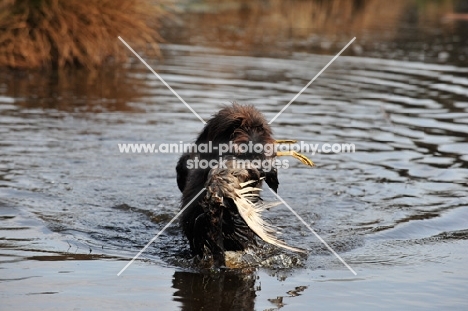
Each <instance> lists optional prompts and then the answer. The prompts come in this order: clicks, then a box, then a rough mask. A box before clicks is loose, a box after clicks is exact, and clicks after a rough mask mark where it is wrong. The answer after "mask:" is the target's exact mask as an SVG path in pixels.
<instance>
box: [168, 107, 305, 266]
mask: <svg viewBox="0 0 468 311" xmlns="http://www.w3.org/2000/svg"><path fill="white" fill-rule="evenodd" d="M209 143H211V146H212V147H213V148H212V150H211V152H209V151H208V152H200V149H201V148H199V149H198V150H192V151H191V152H187V153H185V154H183V155H182V156H181V157H180V159H179V161H178V163H177V167H176V171H177V184H178V186H179V189H180V191H182V206H186V205H187V204H189V203H190V201H192V200H193V199H194V198H195V197H196V195H197V194H198V193H200V191H202V189H204V188H206V190H205V191H204V193H202V194H201V195H199V196H198V197H197V198H196V199H195V200H193V202H192V203H191V204H190V205H189V206H188V207H187V208H186V210H185V211H184V213H183V214H182V216H181V224H182V228H183V232H184V234H185V235H186V237H187V239H188V240H189V243H190V248H191V250H192V252H193V253H194V254H195V255H198V256H200V257H203V256H204V255H206V254H207V252H209V253H211V256H212V258H213V264H214V265H215V266H223V265H225V259H224V252H225V251H239V250H244V249H246V248H247V247H248V246H251V245H255V244H256V240H255V236H256V235H257V236H259V237H260V238H262V239H263V240H264V241H266V242H269V243H272V244H275V245H277V246H280V247H284V248H287V249H290V250H293V251H300V250H299V249H296V248H293V247H289V246H287V245H286V244H285V243H284V242H282V241H279V240H277V239H276V238H275V237H274V235H273V233H274V230H273V229H272V228H271V227H270V226H268V225H267V224H265V223H264V222H263V220H262V219H261V217H260V212H261V211H262V210H263V209H265V208H266V207H265V206H264V205H263V203H262V201H261V199H260V198H259V196H258V190H259V187H261V181H262V180H264V181H265V182H266V183H267V184H268V186H269V187H270V188H272V189H273V190H274V191H275V192H276V191H277V189H278V185H279V182H278V176H277V170H276V168H275V167H274V166H270V167H269V169H268V170H265V169H263V168H262V167H261V166H255V165H251V164H250V163H252V162H254V161H253V160H257V163H259V162H262V163H264V162H263V161H274V160H275V157H276V156H277V154H276V153H269V154H267V153H265V152H264V150H262V151H261V152H255V151H253V150H251V149H252V148H251V149H249V150H245V149H244V150H242V148H240V146H241V145H248V144H251V145H255V144H260V145H262V146H266V145H268V144H269V145H270V146H272V145H274V144H275V143H276V141H275V140H274V139H273V138H272V131H271V128H270V126H269V125H268V123H267V122H266V120H265V118H264V116H263V115H262V114H261V113H260V112H259V111H258V110H256V109H255V108H254V107H253V106H241V105H238V104H233V105H232V106H229V107H225V108H223V109H222V110H220V111H219V112H218V113H217V114H215V115H214V116H213V117H212V118H211V119H210V120H209V121H208V122H207V124H206V125H205V127H204V129H203V131H202V132H201V133H200V135H199V136H198V138H197V140H196V141H195V145H196V146H201V145H202V144H206V145H208V144H209ZM221 144H225V145H224V146H226V145H229V144H231V145H230V146H233V148H231V149H232V150H228V151H226V152H224V153H223V154H221V155H220V154H219V148H220V147H219V146H221ZM206 145H205V146H206ZM247 160H248V161H250V162H248V163H247V164H245V163H246V162H247ZM203 161H204V164H207V163H211V164H213V163H218V165H215V166H214V167H206V166H205V167H202V168H200V166H201V165H199V167H196V166H195V165H194V163H199V164H202V163H203ZM210 161H211V162H210ZM214 161H216V162H214ZM309 161H310V160H309ZM240 163H242V164H243V165H242V166H240V167H239V164H240ZM310 163H312V162H310Z"/></svg>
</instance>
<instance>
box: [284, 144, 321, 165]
mask: <svg viewBox="0 0 468 311" xmlns="http://www.w3.org/2000/svg"><path fill="white" fill-rule="evenodd" d="M295 143H297V140H293V139H279V140H276V141H275V144H278V145H279V144H295ZM276 156H277V157H283V156H292V157H294V158H296V159H298V160H299V161H301V162H302V163H304V164H305V165H308V166H315V164H314V162H312V160H310V159H309V158H308V157H306V156H305V155H303V154H302V153H299V152H296V151H292V150H290V151H277V152H276Z"/></svg>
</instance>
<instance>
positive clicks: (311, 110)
mask: <svg viewBox="0 0 468 311" xmlns="http://www.w3.org/2000/svg"><path fill="white" fill-rule="evenodd" d="M284 3H285V2H282V1H262V2H260V1H258V2H247V1H245V2H242V1H233V2H229V1H222V2H208V1H202V2H199V1H196V2H192V1H189V2H188V4H187V6H186V8H187V10H189V11H190V12H191V14H187V15H184V14H182V15H181V16H180V17H178V18H179V22H180V23H179V22H177V21H178V20H177V19H175V20H174V21H173V23H176V22H177V23H176V24H175V26H174V28H171V29H170V30H171V31H168V33H166V35H167V36H168V41H170V42H177V43H178V44H168V45H166V46H164V47H163V52H164V55H165V57H164V58H163V59H161V60H149V62H150V64H151V66H153V67H154V68H155V70H156V71H157V72H158V73H159V74H161V76H162V77H163V78H164V79H165V80H166V81H167V82H168V83H169V84H170V85H171V86H172V87H173V88H174V89H175V90H176V91H177V92H178V93H179V94H180V96H181V97H182V98H184V99H185V100H186V101H187V102H188V103H189V104H190V105H191V106H192V107H193V108H194V109H195V110H196V111H197V112H198V113H199V114H200V115H201V116H202V117H203V118H204V119H205V120H206V119H208V118H209V116H210V115H211V114H213V113H214V112H215V111H217V110H218V109H219V108H220V107H221V106H222V105H223V104H226V103H228V102H229V101H231V100H237V101H238V102H240V103H250V104H253V105H255V106H256V107H257V108H258V109H259V110H261V111H262V112H263V113H264V114H265V115H266V117H267V119H271V118H272V117H274V116H275V115H276V113H277V112H278V111H280V110H281V108H282V107H283V106H284V105H285V104H286V103H287V102H289V100H290V99H291V98H293V97H294V96H295V95H296V94H297V93H298V92H299V91H300V90H301V88H302V87H303V86H304V85H306V84H307V83H308V82H309V81H310V79H311V78H312V77H313V76H314V75H315V74H316V73H317V72H318V71H320V70H321V69H322V68H323V66H324V65H325V64H326V63H327V62H328V61H329V60H330V59H331V57H332V55H334V54H335V53H337V52H338V51H339V50H340V49H341V48H342V46H343V45H344V44H345V43H347V42H348V41H349V40H350V38H351V36H354V35H356V36H357V37H358V38H357V40H356V42H355V44H354V43H353V45H352V48H351V49H349V50H347V51H346V52H345V53H344V55H343V56H342V57H340V58H338V59H337V60H336V62H335V63H333V65H332V66H330V68H328V69H327V70H326V71H325V72H324V73H323V74H322V75H321V76H320V77H319V78H318V79H317V80H316V81H315V82H314V83H313V84H312V85H311V86H310V87H309V88H308V89H307V90H306V91H305V92H304V93H303V94H302V95H301V96H300V97H299V98H298V99H297V100H296V101H295V102H294V103H293V104H292V105H291V106H290V107H289V108H288V109H287V110H286V111H285V112H284V113H283V114H282V115H281V116H280V117H279V118H278V119H277V120H276V121H275V122H274V123H273V130H274V132H275V137H277V138H297V139H299V140H303V141H305V142H307V143H319V144H321V143H354V144H355V145H356V150H357V152H356V153H354V154H315V155H310V154H309V156H310V157H311V159H313V161H314V162H315V163H316V164H317V167H316V168H314V169H308V168H306V167H304V166H303V165H301V164H300V163H297V162H294V161H293V160H292V161H291V162H290V164H291V167H290V168H289V169H287V170H282V171H280V173H279V178H280V190H279V194H280V195H281V196H282V197H283V198H284V200H286V201H287V202H288V204H290V205H291V206H292V207H293V208H294V209H295V210H296V211H297V212H298V213H299V214H300V215H301V216H302V217H303V218H304V219H305V220H306V221H307V222H309V223H310V224H311V225H312V226H313V228H314V230H316V232H317V233H318V234H320V235H321V236H322V237H323V238H324V239H325V240H326V241H327V242H328V243H329V244H330V245H331V246H332V248H333V249H335V251H337V252H338V253H339V254H340V255H341V256H342V257H343V258H344V259H345V260H346V261H347V262H348V263H349V264H350V265H351V266H352V267H353V269H355V270H356V271H357V272H358V276H357V277H356V278H354V276H353V275H351V274H350V272H349V271H347V270H346V268H345V267H344V266H343V265H342V264H341V263H340V262H339V261H338V260H336V258H334V257H333V256H331V255H330V253H329V252H328V250H327V249H326V248H325V247H324V246H323V245H322V244H321V243H320V242H319V241H318V240H317V239H316V238H315V237H314V236H313V235H312V234H310V232H309V231H308V230H307V229H306V228H304V227H303V226H302V225H301V224H300V223H299V222H298V221H297V220H296V219H295V218H294V217H292V216H291V215H290V212H289V211H288V210H287V209H286V208H284V207H281V206H279V207H277V208H274V209H272V210H271V211H270V212H269V213H268V217H269V219H270V220H271V222H272V223H273V224H275V225H276V226H278V227H280V228H281V231H282V232H283V235H282V239H283V240H285V241H286V242H288V243H289V244H293V245H297V246H299V247H304V248H307V249H309V250H310V254H309V257H308V258H307V259H304V262H303V266H300V267H296V268H295V269H291V270H287V269H281V266H279V267H278V266H276V268H277V269H276V268H275V269H273V268H271V267H270V268H264V269H260V270H257V271H256V272H254V273H233V272H232V271H221V272H217V273H216V272H211V273H210V272H207V273H205V272H203V273H201V272H200V271H194V270H193V263H192V261H191V258H190V255H189V252H188V247H187V243H186V241H185V240H184V239H183V237H182V235H181V234H180V228H179V227H178V226H177V225H174V226H172V227H170V228H169V229H168V230H167V231H166V233H165V234H164V235H162V236H161V237H160V239H159V240H158V241H157V243H154V244H153V245H151V247H149V248H148V249H147V250H146V251H145V253H144V254H143V256H142V257H144V258H143V262H137V263H134V264H133V265H132V266H131V267H130V268H129V269H128V271H125V274H124V276H123V277H122V278H119V279H118V281H116V280H115V279H113V277H114V276H115V274H117V273H118V271H119V270H120V269H121V268H122V267H123V266H124V264H125V261H124V260H127V259H128V258H132V257H133V256H134V255H135V254H136V253H137V252H138V251H139V250H140V249H141V248H142V247H144V246H145V245H146V243H147V242H148V241H149V240H151V238H153V237H154V235H155V233H156V232H157V231H158V230H160V229H161V228H163V227H164V225H165V224H166V223H167V222H168V221H170V219H171V218H172V217H173V215H175V213H176V212H177V210H178V208H179V197H180V194H179V193H178V191H177V186H176V182H175V170H174V167H175V163H176V161H177V158H178V156H179V155H177V154H163V153H159V154H122V153H119V151H118V147H117V144H118V143H125V142H131V143H140V142H142V143H156V144H160V143H172V142H180V141H184V142H189V141H192V140H193V139H194V138H195V137H196V133H198V132H199V131H200V130H201V128H202V124H201V122H200V121H199V120H198V119H197V118H196V117H195V116H194V115H193V114H192V113H191V112H190V111H188V110H187V109H186V107H185V106H184V105H183V104H182V103H180V102H179V100H178V99H177V98H175V97H174V96H173V94H172V93H170V92H169V91H168V90H167V89H166V87H165V86H164V85H162V84H161V83H160V81H159V80H158V79H157V78H156V77H154V76H153V75H152V73H151V72H149V71H148V70H147V68H145V67H144V66H143V65H142V64H141V63H140V62H139V61H137V60H135V61H133V62H131V63H129V64H128V65H127V68H124V69H118V68H105V69H103V71H102V72H100V73H98V74H96V75H95V76H90V75H88V74H86V73H85V72H83V71H80V70H76V71H68V72H65V71H64V72H50V73H38V72H12V71H8V70H3V71H1V72H0V137H1V138H2V139H1V141H0V146H1V147H0V148H1V150H2V154H1V157H0V223H1V224H0V228H1V229H0V250H1V253H0V268H1V271H2V276H1V277H0V286H5V284H8V291H4V290H2V291H0V292H2V293H4V292H7V293H8V292H9V293H12V294H11V295H10V294H0V295H2V303H3V302H4V301H5V303H6V305H7V306H15V305H18V304H19V303H20V302H21V303H26V301H27V303H31V304H33V305H35V306H36V307H37V305H40V306H42V307H44V308H47V307H50V306H51V304H50V301H51V300H49V302H47V301H46V299H42V298H41V297H42V296H48V298H49V299H51V298H50V297H54V298H53V299H54V300H52V301H54V302H56V303H58V304H65V303H67V301H69V300H70V299H71V300H72V301H75V302H76V303H77V305H79V306H81V307H82V308H83V309H90V308H95V305H93V303H96V302H102V301H103V300H102V299H103V298H102V297H99V296H97V295H96V292H99V291H101V290H102V291H103V292H104V293H114V292H120V293H122V296H121V297H123V298H121V297H120V296H119V297H114V300H113V301H105V303H106V306H115V302H118V303H125V301H127V300H126V299H130V300H128V301H132V303H135V305H137V306H140V307H142V308H149V307H148V306H155V307H160V308H161V306H164V307H163V309H174V308H177V307H180V308H182V309H191V308H193V309H199V308H201V307H206V308H208V309H210V308H211V309H212V308H214V309H221V308H225V309H247V310H251V309H259V310H261V309H269V308H280V307H282V306H283V305H284V308H285V309H286V308H288V307H289V308H290V309H301V310H302V309H304V307H305V306H310V301H312V300H313V301H316V302H317V304H316V305H314V307H317V308H319V309H320V308H324V309H325V308H326V307H329V309H330V308H332V307H333V306H335V305H339V306H343V308H345V307H346V308H348V309H353V307H354V306H355V304H353V303H352V302H351V300H352V299H351V298H350V295H351V294H352V296H353V297H357V298H359V299H358V300H359V301H361V302H362V303H363V304H364V303H366V306H367V308H368V309H375V307H376V306H379V305H381V303H388V301H392V304H395V305H396V306H399V307H405V308H412V307H413V308H416V307H423V308H427V307H434V306H436V307H437V306H439V307H447V306H455V307H460V306H463V305H465V306H466V305H467V302H466V300H463V299H462V297H464V293H462V292H461V290H460V289H464V286H463V284H464V282H466V279H467V275H466V272H465V271H466V269H462V268H461V267H462V263H465V262H466V259H467V258H466V251H464V250H465V249H466V246H467V245H466V240H467V239H468V227H467V225H466V218H467V217H468V214H467V213H468V201H467V196H466V193H467V187H468V182H467V180H468V80H467V78H466V77H467V74H468V68H467V66H466V59H465V57H467V55H468V52H467V46H468V44H467V40H468V37H467V36H466V33H465V32H463V31H462V30H463V29H464V28H466V21H463V20H460V19H450V20H447V14H452V13H454V12H455V13H460V12H461V13H463V12H464V11H463V10H464V8H463V1H428V2H424V4H423V2H421V1H415V2H406V1H405V2H403V1H393V2H391V3H387V2H384V1H352V2H351V1H349V2H348V1H331V2H329V1H288V4H289V5H285V4H284ZM323 12H325V13H323ZM369 12H376V13H375V14H371V13H369ZM310 16H313V17H314V18H310ZM328 16H330V17H329V18H326V17H328ZM332 17H333V18H332ZM296 20H297V22H298V23H299V24H298V26H297V27H293V26H291V25H293V22H294V21H296ZM242 21H245V25H244V26H242V25H243V24H242ZM379 21H380V22H379ZM348 25H349V26H348ZM241 26H242V27H241ZM305 29H307V31H306V30H305ZM179 30H180V32H179ZM342 30H344V32H343V35H341V34H340V33H341V31H342ZM275 34H276V35H277V36H276V38H277V40H273V37H274V35H275ZM129 41H130V40H129ZM192 44H196V45H197V46H194V45H192ZM122 48H125V47H122ZM264 196H265V199H266V200H273V199H274V198H273V197H272V196H271V195H268V192H265V194H264ZM120 259H124V260H120ZM80 266H82V267H83V266H84V267H86V269H85V270H86V271H87V272H86V273H85V272H83V271H82V270H81V269H80ZM142 266H143V268H142ZM43 267H45V268H44V269H45V270H41V269H42V268H43ZM54 269H55V270H54ZM174 270H175V271H174ZM58 273H59V274H58ZM104 274H105V276H104ZM96 276H99V278H104V279H98V278H97V277H96ZM110 276H112V277H110ZM159 277H160V278H159ZM36 279H40V282H39V281H36ZM64 284H66V285H64ZM82 284H87V286H84V285H83V286H81V285H82ZM434 284H437V285H434ZM75 286H77V287H75ZM337 286H338V287H339V288H340V289H343V290H339V291H337ZM296 287H297V288H298V289H297V291H296V292H297V293H296V294H295V292H294V291H295V290H296ZM306 287H307V288H306ZM441 287H443V288H444V289H443V290H441V289H440V288H441ZM156 288H157V290H156ZM356 288H360V289H362V291H359V292H357V291H356ZM129 289H133V290H129ZM378 289H379V290H378ZM380 289H382V290H380ZM155 292H157V293H155ZM31 293H33V294H31ZM35 293H36V294H35ZM52 293H53V294H52ZM69 293H73V294H74V295H75V294H76V295H78V296H79V295H83V296H86V297H88V296H89V297H92V299H90V300H89V302H88V304H86V302H84V301H83V299H81V301H76V297H75V298H73V297H70V295H69ZM427 294H430V296H431V297H433V298H428V297H427ZM25 295H27V299H25V300H24V301H21V300H22V299H23V298H24V297H25ZM76 295H75V296H76ZM333 295H335V296H333ZM346 295H347V296H346ZM83 296H81V297H83ZM395 296H399V297H401V299H398V300H395V299H394V297H395ZM129 297H130V298H129ZM168 297H169V298H168ZM370 297H371V298H372V299H371V298H370ZM379 297H382V298H381V299H382V300H381V301H380V300H379ZM73 299H75V300H73ZM415 300H417V302H415ZM353 301H354V302H355V301H356V300H353ZM34 303H38V304H34ZM144 303H148V305H145V304H144ZM80 304H81V305H80ZM109 308H111V307H109ZM128 308H130V307H128ZM354 308H356V307H354Z"/></svg>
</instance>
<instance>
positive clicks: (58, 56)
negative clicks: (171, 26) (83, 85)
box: [0, 0, 166, 69]
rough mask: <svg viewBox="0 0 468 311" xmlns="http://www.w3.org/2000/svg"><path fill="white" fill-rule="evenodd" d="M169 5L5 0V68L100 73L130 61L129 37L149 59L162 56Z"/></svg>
mask: <svg viewBox="0 0 468 311" xmlns="http://www.w3.org/2000/svg"><path fill="white" fill-rule="evenodd" d="M165 2H166V1H164V0H163V1H159V2H158V3H154V1H153V2H152V1H149V0H2V1H0V66H8V67H13V68H41V67H59V68H62V67H67V66H70V65H81V66H84V67H87V68H89V69H95V68H97V67H99V66H101V65H102V64H103V63H105V62H106V61H109V60H112V61H116V62H120V61H124V60H126V58H127V56H128V55H129V54H128V51H127V49H126V48H125V47H124V46H122V43H121V42H120V41H119V40H118V39H117V37H118V36H121V37H123V38H124V39H125V40H126V41H127V42H129V43H130V44H131V45H132V46H133V47H135V48H137V49H139V50H144V51H146V53H147V54H149V55H155V54H156V55H159V48H158V45H157V42H160V41H162V40H161V37H160V36H159V34H158V31H157V29H158V27H159V21H160V19H161V17H163V16H165V15H166V13H165V10H164V7H163V6H164V3H165Z"/></svg>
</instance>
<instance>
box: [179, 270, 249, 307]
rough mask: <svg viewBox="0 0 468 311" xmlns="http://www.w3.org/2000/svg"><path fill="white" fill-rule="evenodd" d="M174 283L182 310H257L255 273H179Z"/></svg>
mask: <svg viewBox="0 0 468 311" xmlns="http://www.w3.org/2000/svg"><path fill="white" fill-rule="evenodd" d="M172 282H173V287H174V288H175V289H177V291H176V292H175V293H174V297H175V298H174V300H175V301H179V302H181V303H182V307H181V309H182V310H202V309H206V310H254V305H255V304H254V300H255V296H256V295H255V289H254V285H255V275H254V274H250V273H247V274H243V273H236V272H234V271H220V272H217V273H212V274H203V273H195V272H175V273H174V279H173V281H172Z"/></svg>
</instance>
